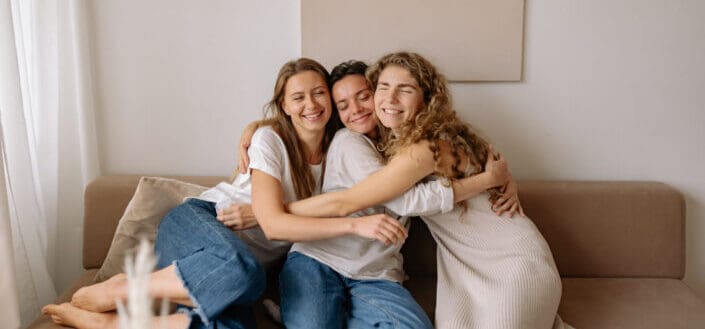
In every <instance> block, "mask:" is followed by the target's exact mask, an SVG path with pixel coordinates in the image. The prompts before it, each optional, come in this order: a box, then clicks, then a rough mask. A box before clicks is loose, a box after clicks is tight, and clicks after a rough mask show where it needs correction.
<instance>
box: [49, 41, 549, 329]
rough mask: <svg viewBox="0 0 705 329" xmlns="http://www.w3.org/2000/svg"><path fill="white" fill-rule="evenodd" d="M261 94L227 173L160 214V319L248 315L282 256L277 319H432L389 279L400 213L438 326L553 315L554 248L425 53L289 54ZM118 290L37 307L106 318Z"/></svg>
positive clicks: (395, 277)
mask: <svg viewBox="0 0 705 329" xmlns="http://www.w3.org/2000/svg"><path fill="white" fill-rule="evenodd" d="M266 109H267V111H268V115H267V118H266V119H265V120H263V121H261V122H258V123H253V124H251V125H250V126H248V128H247V129H246V131H245V133H244V136H243V142H242V144H243V145H246V146H247V148H246V153H245V154H243V153H242V152H241V160H240V166H239V167H240V168H241V169H242V170H241V173H240V174H238V175H237V176H236V177H235V178H234V180H233V181H232V182H227V183H226V182H223V183H220V184H218V185H217V186H215V187H213V188H212V189H210V190H208V191H206V192H204V193H203V194H201V195H200V196H198V197H194V198H190V199H188V200H187V201H185V202H184V203H182V204H181V205H179V206H178V207H176V208H174V209H173V210H171V211H170V212H169V213H168V214H167V215H166V217H165V218H164V219H163V220H162V222H161V224H160V225H159V229H158V233H157V238H156V241H155V247H154V248H155V252H156V254H157V255H159V262H158V268H159V269H158V270H157V271H156V272H154V273H152V275H151V278H150V279H151V281H150V288H149V289H150V295H151V296H153V297H155V298H169V300H171V301H173V302H175V303H177V304H178V305H179V310H180V312H177V313H175V314H172V315H170V316H169V317H168V318H167V323H168V327H169V328H254V327H256V323H255V319H254V315H253V312H252V304H253V303H254V302H255V301H257V300H258V298H259V297H260V295H261V294H262V293H263V290H264V288H265V281H266V272H267V271H269V270H271V269H272V268H274V267H276V266H275V264H277V263H278V262H279V261H281V260H282V259H283V258H284V257H286V261H285V263H284V265H283V268H282V270H281V273H280V280H279V281H280V297H281V315H282V320H283V323H284V325H285V326H286V327H287V328H307V329H310V328H326V329H328V328H411V329H421V328H433V327H434V325H433V324H432V323H431V321H430V320H429V317H428V316H427V315H426V313H425V312H424V311H423V309H422V308H421V307H420V306H419V305H418V303H416V301H415V300H414V299H413V297H412V296H411V294H410V293H409V291H407V290H406V289H405V288H404V287H403V285H402V283H403V280H404V272H403V268H402V255H401V253H400V249H401V245H402V243H403V242H404V240H405V239H406V237H407V229H408V227H409V225H410V222H409V219H408V216H420V217H421V219H422V220H423V221H424V223H425V224H426V225H427V226H428V228H429V230H430V232H431V234H432V236H433V238H434V239H435V241H436V243H437V263H438V268H437V271H438V283H437V301H436V311H435V326H436V327H437V328H482V329H488V328H507V329H509V328H537V329H538V328H546V329H548V328H561V327H562V326H563V324H562V322H561V320H560V318H559V317H558V316H557V313H556V311H557V309H558V304H559V302H560V297H561V281H560V277H559V274H558V271H557V269H556V266H555V263H554V260H553V256H552V255H551V251H550V250H549V248H548V245H547V244H546V242H545V240H544V239H543V237H542V236H541V234H540V233H539V231H538V230H537V228H536V226H534V224H533V223H532V222H531V220H529V219H528V218H526V217H525V216H524V214H523V210H522V209H521V206H520V203H519V199H518V197H517V186H516V183H515V182H514V180H513V179H512V177H511V174H510V172H509V170H508V169H507V163H506V161H505V160H504V159H503V158H502V157H501V156H500V155H499V154H497V153H495V152H494V151H493V149H492V147H491V146H490V145H489V144H488V143H487V142H486V141H485V140H484V139H483V138H481V137H480V136H478V135H477V134H476V133H474V132H473V131H472V130H471V129H470V128H469V126H468V125H467V124H465V123H464V122H463V121H461V120H460V119H459V118H458V117H457V115H456V113H455V111H454V110H453V107H452V104H451V101H450V95H449V91H448V89H447V83H446V80H445V78H444V77H443V75H441V74H440V73H439V72H438V71H437V69H436V68H435V67H434V66H433V65H432V64H431V63H430V62H429V61H428V60H426V59H425V58H423V57H422V56H420V55H418V54H415V53H408V52H398V53H392V54H388V55H386V56H384V57H382V58H381V59H379V60H378V61H377V62H376V63H375V64H374V65H372V66H371V67H367V65H366V64H365V63H362V62H359V61H349V62H345V63H342V64H340V65H338V66H336V67H335V68H334V69H333V70H332V74H331V75H329V74H328V72H327V71H326V69H325V68H324V67H323V66H321V65H320V64H319V63H317V62H316V61H314V60H311V59H308V58H300V59H298V60H294V61H291V62H288V63H286V64H284V66H283V67H282V68H281V70H280V71H279V74H278V76H277V80H276V82H275V86H274V94H273V96H272V99H271V100H270V102H269V103H268V104H267V106H266ZM342 126H344V128H343V127H342ZM241 150H242V148H241ZM378 150H380V151H379V152H378ZM380 152H381V153H380ZM245 168H247V169H245ZM321 192H323V193H322V194H321ZM249 204H251V207H250V206H249ZM216 208H217V209H216ZM515 213H519V214H520V215H521V216H513V215H514V214H515ZM512 217H514V218H512ZM126 295H127V289H126V277H125V275H124V274H118V275H116V276H114V277H112V278H111V279H109V280H107V281H105V282H102V283H98V284H95V285H92V286H88V287H84V288H82V289H80V290H78V291H77V292H76V293H75V294H74V295H73V297H72V300H71V302H70V303H65V304H61V305H48V306H46V307H45V308H44V309H43V312H44V313H45V314H49V315H51V317H52V319H53V320H54V322H56V323H60V324H63V325H67V326H73V327H76V328H81V329H83V328H87V329H90V328H110V327H117V318H116V314H115V309H116V305H115V304H116V302H115V301H116V300H125V299H126ZM155 321H157V320H155ZM156 325H157V324H156V322H155V326H156Z"/></svg>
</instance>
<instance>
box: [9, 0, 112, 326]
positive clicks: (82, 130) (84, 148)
mask: <svg viewBox="0 0 705 329" xmlns="http://www.w3.org/2000/svg"><path fill="white" fill-rule="evenodd" d="M86 17H87V15H86V4H85V2H84V1H79V0H75V1H46V0H0V20H1V21H0V24H2V26H1V27H0V29H1V30H0V77H2V80H0V123H1V125H0V129H1V131H2V134H1V135H0V136H1V138H0V142H1V150H2V165H3V166H2V167H3V174H4V175H3V177H2V178H4V180H0V183H2V186H0V188H2V189H3V192H4V193H0V206H3V209H0V221H2V222H0V239H2V241H0V243H1V245H0V247H2V248H3V250H7V249H6V248H4V247H5V246H7V245H9V244H11V245H12V246H13V247H12V249H11V250H13V257H11V258H5V257H4V256H5V255H2V256H3V261H7V263H8V266H2V267H0V284H6V283H11V284H12V286H14V287H15V288H16V291H17V293H18V294H17V298H16V299H15V301H17V303H16V305H13V306H11V307H9V308H7V309H3V308H0V310H1V311H0V312H10V313H13V312H14V313H19V314H14V315H13V314H7V315H5V314H0V319H3V321H4V319H7V318H10V319H12V318H13V316H14V317H18V318H19V319H20V322H21V325H22V326H26V325H27V324H28V323H29V322H30V321H31V320H32V319H33V318H35V317H36V316H37V315H38V312H39V310H40V308H41V307H42V306H43V305H45V304H47V303H50V302H52V301H53V300H54V298H55V297H56V289H55V287H57V288H60V289H61V288H64V287H65V286H66V285H67V283H68V282H69V281H70V280H72V279H73V278H75V276H77V275H78V274H80V272H81V241H82V204H83V202H82V191H83V188H84V186H85V184H87V183H88V182H89V181H90V180H91V179H93V178H94V177H96V175H97V174H98V171H99V167H98V160H97V150H96V136H95V123H94V121H95V119H94V114H93V98H92V95H93V89H92V84H91V79H90V76H91V71H90V67H91V66H90V61H89V58H90V57H89V47H88V42H87V41H88V32H87V31H88V30H87V24H86V23H87V22H86ZM8 226H9V227H10V228H11V230H10V232H11V234H10V236H11V238H10V237H8V236H7V234H6V233H7V232H5V228H7V227H8ZM59 237H60V238H59ZM0 265H3V264H0ZM13 271H14V273H13ZM0 288H2V286H0ZM11 304H12V303H11Z"/></svg>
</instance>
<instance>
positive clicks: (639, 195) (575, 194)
mask: <svg viewBox="0 0 705 329" xmlns="http://www.w3.org/2000/svg"><path fill="white" fill-rule="evenodd" d="M139 178H140V176H103V177H100V178H98V179H96V180H95V181H93V182H91V183H90V184H89V185H88V186H87V187H86V192H85V202H84V204H85V208H84V243H83V266H84V268H86V269H90V268H99V267H100V266H101V264H102V263H103V260H104V259H105V256H106V254H107V252H108V248H109V247H110V242H111V241H112V238H113V234H114V233H115V229H116V227H117V223H118V220H119V219H120V217H121V216H122V213H123V212H124V210H125V207H126V206H127V204H128V202H129V201H130V199H131V198H132V194H134V192H135V189H136V188H137V183H138V182H139ZM171 178H175V179H179V180H183V181H187V182H191V183H195V184H200V185H203V186H214V185H215V184H217V183H218V182H220V181H223V180H225V179H226V177H216V176H209V177H193V176H180V177H174V176H171ZM519 190H520V198H521V200H522V204H523V206H524V209H525V211H526V213H527V214H528V215H529V217H531V218H532V220H533V221H534V222H535V223H536V226H537V227H538V228H539V230H540V231H541V232H542V233H543V235H544V237H545V238H546V241H548V244H549V245H550V247H551V250H552V251H553V255H554V257H555V259H556V264H557V266H558V269H559V271H560V272H561V275H562V276H564V277H668V278H682V277H683V274H684V271H685V229H684V225H685V202H684V199H683V197H682V195H681V194H680V193H678V192H677V191H676V190H674V189H672V188H670V187H668V186H667V185H664V184H661V183H652V182H570V181H561V182H548V181H522V182H520V183H519ZM402 252H403V253H404V255H405V269H406V271H407V273H408V274H409V275H410V276H415V275H422V276H435V274H436V260H435V256H436V254H435V243H434V241H433V239H432V238H431V235H430V234H429V232H428V230H427V229H426V227H425V225H423V223H422V222H421V221H420V220H415V221H413V223H412V229H411V232H410V234H409V239H408V240H407V242H406V244H405V246H404V248H403V249H402Z"/></svg>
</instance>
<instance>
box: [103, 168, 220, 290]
mask: <svg viewBox="0 0 705 329" xmlns="http://www.w3.org/2000/svg"><path fill="white" fill-rule="evenodd" d="M206 189H207V187H204V186H200V185H196V184H191V183H186V182H182V181H179V180H175V179H170V178H161V177H142V178H141V179H140V181H139V184H137V190H136V191H135V194H134V196H133V197H132V200H130V203H129V204H128V205H127V208H126V209H125V213H124V214H123V215H122V218H120V222H119V223H118V227H117V230H116V231H115V235H114V236H113V239H112V243H111V244H110V249H109V250H108V255H107V256H106V257H105V261H104V262H103V265H102V266H101V267H100V270H99V271H98V274H97V275H96V281H104V280H107V279H108V278H110V277H111V276H113V275H115V274H118V273H121V272H124V270H123V267H124V258H125V253H127V252H128V251H130V250H132V249H133V248H135V247H137V245H138V244H139V239H140V238H145V239H147V240H148V241H149V242H152V243H153V242H154V240H155V239H156V236H157V226H159V222H161V220H162V218H164V216H165V215H166V214H167V213H168V212H169V210H171V209H173V208H174V207H176V206H178V205H179V204H181V203H182V202H183V200H184V198H185V197H190V196H197V195H199V194H201V193H202V192H203V191H205V190H206Z"/></svg>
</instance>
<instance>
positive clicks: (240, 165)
mask: <svg viewBox="0 0 705 329" xmlns="http://www.w3.org/2000/svg"><path fill="white" fill-rule="evenodd" d="M261 125H262V121H255V122H251V123H250V124H248V125H247V126H246V127H245V129H243V130H242V136H240V143H239V144H238V147H237V169H238V172H240V173H241V174H246V173H247V167H249V166H250V157H248V156H247V149H248V148H249V147H250V143H251V142H252V136H254V135H255V131H257V128H259V127H260V126H261Z"/></svg>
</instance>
